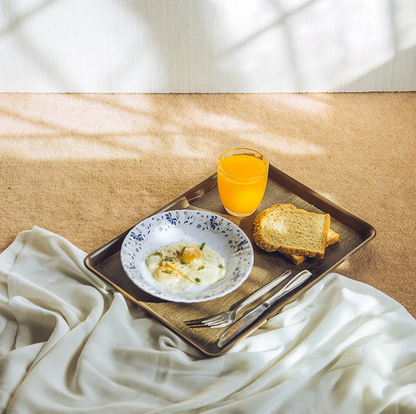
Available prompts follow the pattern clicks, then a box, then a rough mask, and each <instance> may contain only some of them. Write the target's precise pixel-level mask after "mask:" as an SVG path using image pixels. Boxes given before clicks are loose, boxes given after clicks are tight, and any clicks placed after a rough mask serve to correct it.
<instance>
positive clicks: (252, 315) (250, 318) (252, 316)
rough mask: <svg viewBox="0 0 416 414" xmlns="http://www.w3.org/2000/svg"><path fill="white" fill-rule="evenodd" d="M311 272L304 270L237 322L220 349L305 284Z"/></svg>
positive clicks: (226, 335) (226, 334) (228, 331)
mask: <svg viewBox="0 0 416 414" xmlns="http://www.w3.org/2000/svg"><path fill="white" fill-rule="evenodd" d="M311 275H312V273H311V272H309V271H308V270H303V271H302V272H300V273H298V274H297V275H296V276H295V277H294V278H293V279H292V280H291V281H290V282H289V283H287V284H286V286H285V287H284V288H283V289H282V290H280V291H279V292H277V293H276V294H275V295H273V296H272V297H271V298H269V299H268V300H266V301H265V302H264V303H262V304H261V305H259V306H257V307H255V308H254V309H253V310H252V311H250V312H249V313H247V314H246V315H244V316H243V317H241V318H240V319H239V320H238V321H237V322H235V323H234V324H233V325H231V326H230V327H229V328H228V329H227V330H226V331H225V332H224V333H223V334H222V335H221V337H220V339H219V340H218V344H217V345H218V348H223V347H224V346H225V345H227V344H228V343H229V342H230V341H231V340H232V339H233V338H235V337H236V336H237V335H238V334H240V333H241V332H242V331H243V330H245V329H246V328H247V327H248V326H250V325H251V324H252V323H253V322H254V321H255V320H257V319H258V318H259V317H260V316H261V315H262V314H263V313H264V312H266V311H267V309H269V308H270V307H271V306H272V305H273V304H274V303H276V302H277V301H278V300H279V299H280V298H282V297H283V296H284V295H286V294H287V293H289V292H291V291H292V290H294V289H296V288H297V287H298V286H300V285H301V284H302V283H303V282H305V281H306V280H307V279H308V278H309V277H310V276H311Z"/></svg>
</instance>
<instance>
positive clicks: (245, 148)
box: [218, 147, 269, 181]
mask: <svg viewBox="0 0 416 414" xmlns="http://www.w3.org/2000/svg"><path fill="white" fill-rule="evenodd" d="M239 149H242V150H250V151H253V152H256V153H257V154H259V155H261V156H262V157H263V159H264V160H265V161H266V162H265V165H264V167H265V168H264V171H263V172H262V173H261V174H259V175H255V176H254V177H250V178H240V177H235V176H234V175H231V174H228V173H226V172H225V171H224V170H223V169H222V167H221V159H222V158H223V156H224V155H225V154H227V152H230V151H234V150H239ZM218 169H219V170H221V172H222V173H223V174H224V175H225V176H227V177H230V178H233V179H234V180H238V181H252V180H257V179H258V178H259V177H261V176H262V175H264V174H265V173H267V171H268V169H269V160H268V159H267V157H266V156H265V155H264V154H263V153H261V152H260V151H258V150H256V149H254V148H250V147H234V148H230V149H228V150H227V151H225V152H223V153H222V154H221V155H220V156H219V157H218Z"/></svg>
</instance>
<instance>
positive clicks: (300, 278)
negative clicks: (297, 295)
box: [264, 270, 312, 308]
mask: <svg viewBox="0 0 416 414" xmlns="http://www.w3.org/2000/svg"><path fill="white" fill-rule="evenodd" d="M311 275H312V273H311V272H310V271H309V270H302V271H301V272H300V273H298V274H297V275H296V276H295V277H294V278H293V279H292V280H291V281H290V282H289V283H288V284H287V285H286V286H285V287H284V288H283V289H282V290H280V291H279V292H277V293H276V294H275V295H273V296H272V297H271V298H269V299H267V300H266V301H265V302H264V305H265V306H267V307H268V308H269V307H270V306H272V305H273V304H274V303H275V302H277V300H279V299H280V298H281V297H282V296H284V295H286V294H287V293H289V292H291V291H292V290H294V289H296V288H297V287H298V286H299V285H301V284H302V283H303V282H304V281H305V280H306V279H308V278H309V276H311Z"/></svg>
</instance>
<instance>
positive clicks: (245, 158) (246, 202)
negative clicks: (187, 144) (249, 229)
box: [217, 148, 269, 216]
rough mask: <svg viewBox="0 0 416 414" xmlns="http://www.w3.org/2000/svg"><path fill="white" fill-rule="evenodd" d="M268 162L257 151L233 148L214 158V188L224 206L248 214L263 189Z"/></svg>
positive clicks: (239, 213)
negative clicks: (216, 171)
mask: <svg viewBox="0 0 416 414" xmlns="http://www.w3.org/2000/svg"><path fill="white" fill-rule="evenodd" d="M268 169H269V164H268V161H267V159H266V158H265V157H264V156H263V155H262V154H260V153H259V152H257V151H255V150H252V149H250V148H234V149H232V150H229V151H227V152H225V153H224V154H222V155H221V157H220V158H219V160H218V173H217V179H218V190H219V193H220V197H221V201H222V204H223V205H224V207H225V209H226V210H227V211H228V212H229V213H230V214H233V215H236V216H248V215H250V214H252V213H253V212H254V211H255V210H256V208H257V207H258V206H259V204H260V202H261V200H262V198H263V195H264V192H265V190H266V184H267V177H268Z"/></svg>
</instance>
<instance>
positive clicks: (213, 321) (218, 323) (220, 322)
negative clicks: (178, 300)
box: [186, 270, 292, 328]
mask: <svg viewBox="0 0 416 414" xmlns="http://www.w3.org/2000/svg"><path fill="white" fill-rule="evenodd" d="M291 273H292V272H291V271H290V270H286V272H284V273H282V274H281V275H280V276H279V277H277V278H276V279H274V280H272V281H271V282H269V283H268V284H267V285H264V286H263V287H262V288H261V289H259V290H257V291H256V292H254V293H253V294H251V295H250V296H249V297H247V298H246V299H245V300H244V301H243V302H241V303H240V304H239V305H238V306H237V307H236V308H235V309H232V310H229V311H225V312H223V313H220V314H219V315H215V316H212V317H210V318H207V319H196V320H193V321H188V322H186V324H187V325H188V326H190V327H194V328H196V327H200V326H201V325H202V326H208V327H210V328H224V327H226V326H228V325H231V324H232V323H233V322H234V321H235V320H236V316H237V313H238V312H239V311H240V310H241V309H243V308H244V307H245V306H247V305H249V304H250V303H252V302H254V301H255V300H257V299H258V298H260V297H261V296H263V295H264V294H265V293H267V292H269V291H270V290H272V289H273V288H274V287H275V286H277V285H279V284H280V283H282V282H283V281H284V280H285V279H287V278H288V277H289V276H290V274H291Z"/></svg>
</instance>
